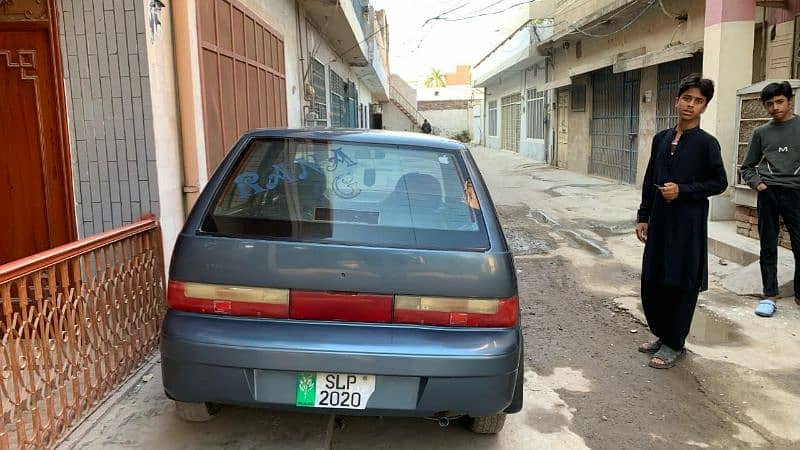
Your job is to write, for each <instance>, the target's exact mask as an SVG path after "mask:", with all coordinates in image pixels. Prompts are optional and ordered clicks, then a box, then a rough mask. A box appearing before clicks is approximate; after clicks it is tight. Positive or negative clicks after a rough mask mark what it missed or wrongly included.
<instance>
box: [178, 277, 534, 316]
mask: <svg viewBox="0 0 800 450" xmlns="http://www.w3.org/2000/svg"><path fill="white" fill-rule="evenodd" d="M167 304H168V306H169V307H170V308H171V309H176V310H181V311H190V312H198V313H204V314H224V315H232V316H253V317H269V318H280V319H288V318H291V319H298V320H338V321H347V322H371V323H405V324H416V325H438V326H451V327H512V326H514V325H516V324H517V321H518V320H519V317H518V313H517V309H518V306H517V297H510V298H504V299H475V298H452V297H421V296H408V295H381V294H365V293H347V292H320V291H296V290H292V291H290V290H288V289H269V288H256V287H245V286H228V285H218V284H207V283H189V282H180V281H170V282H169V291H168V296H167Z"/></svg>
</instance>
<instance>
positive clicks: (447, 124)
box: [421, 108, 472, 138]
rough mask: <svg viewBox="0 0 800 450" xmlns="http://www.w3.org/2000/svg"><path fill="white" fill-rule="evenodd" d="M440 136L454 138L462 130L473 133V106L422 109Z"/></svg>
mask: <svg viewBox="0 0 800 450" xmlns="http://www.w3.org/2000/svg"><path fill="white" fill-rule="evenodd" d="M421 112H422V115H423V116H425V118H426V119H428V122H430V124H431V126H432V127H433V131H434V133H436V134H438V135H439V136H444V137H449V138H452V137H453V136H455V135H456V134H459V133H461V132H462V131H468V132H469V133H470V134H471V133H472V108H467V109H429V110H425V111H421Z"/></svg>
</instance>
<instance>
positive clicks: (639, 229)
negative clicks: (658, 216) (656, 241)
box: [636, 223, 647, 242]
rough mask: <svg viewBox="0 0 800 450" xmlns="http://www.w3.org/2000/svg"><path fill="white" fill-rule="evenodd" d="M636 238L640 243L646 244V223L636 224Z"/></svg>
mask: <svg viewBox="0 0 800 450" xmlns="http://www.w3.org/2000/svg"><path fill="white" fill-rule="evenodd" d="M636 237H637V238H638V239H639V241H641V242H647V224H646V223H637V224H636Z"/></svg>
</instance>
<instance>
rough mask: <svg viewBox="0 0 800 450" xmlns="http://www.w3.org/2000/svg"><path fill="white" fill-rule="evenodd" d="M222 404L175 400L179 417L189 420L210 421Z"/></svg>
mask: <svg viewBox="0 0 800 450" xmlns="http://www.w3.org/2000/svg"><path fill="white" fill-rule="evenodd" d="M220 409H221V406H219V405H214V404H211V403H190V402H179V401H177V400H175V411H176V412H177V413H178V417H180V418H181V419H183V420H185V421H187V422H208V421H209V420H211V419H213V418H214V416H216V415H217V413H218V412H219V410H220Z"/></svg>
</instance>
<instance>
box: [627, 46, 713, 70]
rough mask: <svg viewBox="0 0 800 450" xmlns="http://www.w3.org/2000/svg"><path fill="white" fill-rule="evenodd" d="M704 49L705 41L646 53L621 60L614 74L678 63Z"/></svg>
mask: <svg viewBox="0 0 800 450" xmlns="http://www.w3.org/2000/svg"><path fill="white" fill-rule="evenodd" d="M702 49H703V41H695V42H690V43H688V44H681V45H676V46H674V47H669V48H667V49H664V50H659V51H657V52H650V53H645V54H644V55H641V56H636V57H633V58H627V59H622V58H620V59H617V61H616V62H615V63H614V73H620V72H627V71H629V70H635V69H641V68H643V67H650V66H655V65H658V64H662V63H666V62H670V61H677V60H679V59H686V58H691V57H692V56H694V54H695V53H697V52H699V51H701V50H702Z"/></svg>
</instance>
